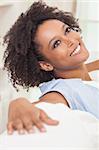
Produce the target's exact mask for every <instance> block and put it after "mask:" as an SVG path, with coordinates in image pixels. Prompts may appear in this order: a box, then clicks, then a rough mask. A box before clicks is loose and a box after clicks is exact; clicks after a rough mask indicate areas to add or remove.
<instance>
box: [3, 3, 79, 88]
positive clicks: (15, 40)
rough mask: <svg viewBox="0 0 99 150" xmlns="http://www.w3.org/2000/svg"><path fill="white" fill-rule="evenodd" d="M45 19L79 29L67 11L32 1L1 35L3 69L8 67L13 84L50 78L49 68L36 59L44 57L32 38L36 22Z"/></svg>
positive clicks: (36, 84)
mask: <svg viewBox="0 0 99 150" xmlns="http://www.w3.org/2000/svg"><path fill="white" fill-rule="evenodd" d="M48 19H58V20H60V21H62V22H64V23H65V24H67V25H68V26H70V27H71V28H76V29H80V28H79V25H78V22H77V20H76V19H75V18H74V17H73V15H72V14H71V13H70V12H63V11H60V10H59V9H58V8H57V7H55V8H53V7H49V6H47V5H46V4H45V3H44V2H41V1H38V2H34V3H33V4H32V6H31V7H30V8H29V10H27V11H26V12H25V13H22V14H21V15H20V16H19V18H18V19H17V21H16V22H15V24H14V25H13V26H12V27H11V29H10V30H9V31H8V32H7V34H6V35H5V37H4V44H6V46H7V47H6V50H5V53H4V69H6V70H7V71H8V74H9V76H10V80H11V82H12V84H13V86H14V87H15V88H16V87H17V85H21V86H23V87H25V88H29V87H34V86H39V84H40V83H43V82H47V81H50V80H51V79H53V78H54V74H53V72H52V71H48V72H47V71H44V70H41V68H40V66H39V63H38V61H39V60H44V58H43V56H42V54H40V52H39V50H38V49H39V43H37V42H36V41H35V40H34V39H35V35H36V31H37V29H38V27H39V25H40V24H42V23H43V22H44V21H46V20H48Z"/></svg>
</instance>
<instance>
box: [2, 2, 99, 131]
mask: <svg viewBox="0 0 99 150" xmlns="http://www.w3.org/2000/svg"><path fill="white" fill-rule="evenodd" d="M35 1H36V0H35ZM43 1H44V2H46V3H47V4H48V5H50V6H57V7H58V8H59V9H62V10H64V11H70V12H72V13H73V15H74V16H75V17H76V18H79V24H80V26H81V28H82V31H83V39H84V41H85V44H86V47H87V49H88V50H89V52H90V57H89V59H88V62H90V61H92V60H96V59H99V0H43ZM33 2H34V0H0V121H1V124H0V132H2V131H3V130H4V128H5V125H4V122H6V120H7V108H8V107H7V106H8V104H9V101H10V100H12V99H15V98H17V97H19V96H25V97H27V98H28V99H29V100H30V101H31V100H37V99H38V97H39V95H40V91H39V89H38V88H36V87H35V88H31V89H30V91H29V92H26V90H24V89H21V90H20V92H16V91H15V89H14V88H13V87H12V85H11V84H10V82H9V80H8V77H7V74H6V72H4V71H3V70H2V68H3V54H4V50H5V48H4V47H3V46H2V41H3V37H4V35H5V34H6V32H7V31H8V30H9V28H10V27H11V26H12V25H13V24H14V22H15V21H16V19H17V18H18V16H19V15H20V13H22V12H25V11H26V10H27V9H28V8H29V6H30V5H31V4H32V3H33ZM92 76H93V78H94V79H96V80H99V71H98V72H93V74H92ZM5 110H6V111H5ZM2 123H3V124H2Z"/></svg>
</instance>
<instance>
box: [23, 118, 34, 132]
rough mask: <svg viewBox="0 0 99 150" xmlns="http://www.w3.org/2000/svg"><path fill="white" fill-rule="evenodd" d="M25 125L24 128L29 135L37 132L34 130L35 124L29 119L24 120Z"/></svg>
mask: <svg viewBox="0 0 99 150" xmlns="http://www.w3.org/2000/svg"><path fill="white" fill-rule="evenodd" d="M23 125H24V128H25V129H26V130H27V132H28V133H34V132H35V130H34V128H33V122H32V120H30V119H29V118H24V119H23Z"/></svg>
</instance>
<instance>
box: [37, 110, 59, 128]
mask: <svg viewBox="0 0 99 150" xmlns="http://www.w3.org/2000/svg"><path fill="white" fill-rule="evenodd" d="M40 119H41V120H42V121H43V122H44V123H46V124H48V125H58V124H59V121H57V120H54V119H52V118H50V117H49V116H48V115H47V114H46V113H45V112H44V111H43V110H41V115H40Z"/></svg>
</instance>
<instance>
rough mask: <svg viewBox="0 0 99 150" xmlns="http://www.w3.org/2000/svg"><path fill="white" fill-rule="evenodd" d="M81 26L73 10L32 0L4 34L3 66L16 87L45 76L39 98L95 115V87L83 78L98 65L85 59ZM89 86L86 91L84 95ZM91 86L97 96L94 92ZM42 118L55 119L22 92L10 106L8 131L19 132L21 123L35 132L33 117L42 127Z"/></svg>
mask: <svg viewBox="0 0 99 150" xmlns="http://www.w3.org/2000/svg"><path fill="white" fill-rule="evenodd" d="M80 32H81V29H80V28H79V25H78V23H77V20H76V19H75V18H74V17H73V16H72V14H71V13H68V12H62V11H59V10H58V9H57V8H52V7H49V6H47V5H46V4H44V3H42V2H35V3H34V4H33V5H32V6H31V7H30V9H29V10H28V11H27V12H26V13H25V14H21V16H20V17H19V19H18V20H17V21H16V23H15V24H14V25H13V26H12V28H11V29H10V31H9V32H8V33H7V35H6V36H5V38H4V43H6V44H7V48H6V51H5V56H4V57H5V64H4V66H5V68H6V69H7V70H8V72H9V73H10V78H11V81H12V82H13V86H14V87H16V85H21V86H23V87H26V88H28V89H29V87H34V86H39V85H40V84H41V83H44V82H45V83H44V84H41V85H40V88H41V91H42V97H41V98H40V100H39V102H41V101H46V102H50V103H64V104H65V105H67V106H68V107H69V108H71V109H79V110H82V111H88V112H90V113H92V114H93V115H95V116H96V117H97V118H99V113H98V109H97V106H98V105H99V101H98V100H97V99H98V98H99V90H97V89H95V88H94V87H91V86H90V87H89V86H87V85H85V84H84V83H83V80H87V81H91V80H92V79H91V77H90V76H89V73H88V72H89V71H92V70H94V69H99V60H98V61H96V62H94V63H91V64H88V65H85V64H84V63H85V61H86V60H87V58H88V56H89V53H88V51H87V49H86V47H85V45H84V43H83V41H82V37H81V36H80ZM95 64H97V68H95V67H94V66H95ZM87 90H88V92H89V93H90V94H89V96H88V94H87V96H86V91H87ZM93 91H94V95H96V97H93V96H92V95H93ZM91 93H92V94H91ZM93 100H94V105H93ZM23 110H24V111H23ZM32 115H33V116H32ZM42 121H43V122H45V123H47V124H52V125H54V124H55V125H56V124H58V122H57V121H54V120H52V119H49V118H48V117H47V115H46V113H45V112H43V111H42V110H39V109H38V108H36V107H35V106H34V104H30V103H29V102H28V101H27V100H26V99H24V98H19V99H17V100H16V101H13V102H12V103H11V104H10V106H9V121H8V131H9V132H10V133H12V132H13V130H15V129H16V130H18V131H19V133H23V132H24V131H23V129H26V130H27V131H29V132H31V131H32V132H33V128H32V125H33V123H34V124H35V125H36V126H37V127H38V128H39V129H40V130H41V131H45V128H44V126H43V123H42Z"/></svg>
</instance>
